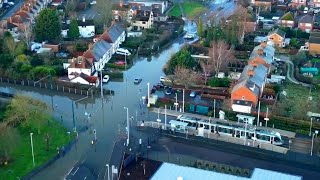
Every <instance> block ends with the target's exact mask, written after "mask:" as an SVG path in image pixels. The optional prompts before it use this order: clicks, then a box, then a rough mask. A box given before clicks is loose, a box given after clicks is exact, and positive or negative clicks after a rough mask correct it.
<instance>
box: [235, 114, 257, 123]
mask: <svg viewBox="0 0 320 180" xmlns="http://www.w3.org/2000/svg"><path fill="white" fill-rule="evenodd" d="M237 118H238V123H239V122H240V123H248V124H251V125H253V121H254V119H255V117H253V116H246V115H242V114H237Z"/></svg>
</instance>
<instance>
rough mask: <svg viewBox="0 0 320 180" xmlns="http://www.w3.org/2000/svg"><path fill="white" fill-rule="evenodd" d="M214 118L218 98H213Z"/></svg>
mask: <svg viewBox="0 0 320 180" xmlns="http://www.w3.org/2000/svg"><path fill="white" fill-rule="evenodd" d="M213 118H216V99H214V100H213Z"/></svg>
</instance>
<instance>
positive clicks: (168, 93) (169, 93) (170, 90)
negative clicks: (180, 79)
mask: <svg viewBox="0 0 320 180" xmlns="http://www.w3.org/2000/svg"><path fill="white" fill-rule="evenodd" d="M172 92H173V90H172V88H171V87H169V88H168V89H167V90H166V95H171V94H172Z"/></svg>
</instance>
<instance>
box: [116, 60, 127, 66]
mask: <svg viewBox="0 0 320 180" xmlns="http://www.w3.org/2000/svg"><path fill="white" fill-rule="evenodd" d="M114 64H116V65H119V66H124V65H126V62H124V61H117V62H115V63H114Z"/></svg>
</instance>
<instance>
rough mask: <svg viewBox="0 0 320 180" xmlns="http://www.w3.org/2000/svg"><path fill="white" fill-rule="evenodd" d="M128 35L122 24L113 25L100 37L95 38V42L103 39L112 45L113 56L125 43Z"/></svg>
mask: <svg viewBox="0 0 320 180" xmlns="http://www.w3.org/2000/svg"><path fill="white" fill-rule="evenodd" d="M125 38H126V33H125V30H124V28H123V27H122V26H121V25H120V24H117V23H116V24H113V25H111V27H110V28H109V29H107V30H106V31H105V32H104V33H103V34H102V35H101V36H100V37H98V38H95V39H94V40H93V41H94V42H95V41H97V40H99V39H102V40H104V41H106V42H108V43H110V44H111V45H112V54H114V53H115V52H116V51H117V49H118V48H119V45H120V44H121V43H122V42H124V41H125Z"/></svg>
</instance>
